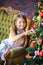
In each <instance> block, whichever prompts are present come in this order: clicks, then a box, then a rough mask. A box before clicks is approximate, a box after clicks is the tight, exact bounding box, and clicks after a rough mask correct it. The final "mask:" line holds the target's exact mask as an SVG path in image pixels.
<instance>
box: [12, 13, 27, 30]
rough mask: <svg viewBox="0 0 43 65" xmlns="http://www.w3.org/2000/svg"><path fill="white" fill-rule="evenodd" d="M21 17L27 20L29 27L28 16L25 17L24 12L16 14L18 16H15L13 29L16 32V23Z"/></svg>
mask: <svg viewBox="0 0 43 65" xmlns="http://www.w3.org/2000/svg"><path fill="white" fill-rule="evenodd" d="M19 17H22V18H23V19H24V20H25V23H26V26H27V19H26V15H25V14H24V13H23V12H19V13H16V14H15V15H14V17H13V29H14V30H17V29H16V25H15V22H16V20H17V18H19ZM26 26H25V28H26Z"/></svg>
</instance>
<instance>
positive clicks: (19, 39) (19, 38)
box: [0, 13, 33, 61]
mask: <svg viewBox="0 0 43 65" xmlns="http://www.w3.org/2000/svg"><path fill="white" fill-rule="evenodd" d="M13 24H14V25H13V26H12V27H10V34H9V38H7V39H4V40H2V42H1V44H0V57H1V59H2V60H3V61H5V57H4V55H5V54H6V53H7V51H8V49H9V48H13V47H18V46H23V47H26V45H27V43H25V39H27V35H29V32H31V31H33V30H32V29H31V30H30V31H26V30H25V28H26V26H27V19H26V16H25V14H24V13H17V14H16V15H15V16H14V18H13ZM25 36H26V37H25Z"/></svg>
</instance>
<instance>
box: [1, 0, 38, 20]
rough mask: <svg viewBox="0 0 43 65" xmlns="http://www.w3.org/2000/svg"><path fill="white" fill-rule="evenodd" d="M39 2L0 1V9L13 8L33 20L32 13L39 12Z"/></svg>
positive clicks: (27, 0) (24, 0)
mask: <svg viewBox="0 0 43 65" xmlns="http://www.w3.org/2000/svg"><path fill="white" fill-rule="evenodd" d="M37 3H38V0H0V7H2V6H5V7H7V6H12V7H14V9H18V10H21V11H23V12H24V13H25V14H27V16H28V17H29V18H30V19H32V13H33V12H35V11H37V8H35V5H37Z"/></svg>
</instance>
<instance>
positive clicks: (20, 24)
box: [15, 17, 26, 30]
mask: <svg viewBox="0 0 43 65" xmlns="http://www.w3.org/2000/svg"><path fill="white" fill-rule="evenodd" d="M15 25H16V28H17V29H19V30H23V29H24V28H25V26H26V22H25V20H24V19H23V18H22V17H20V18H17V20H16V22H15Z"/></svg>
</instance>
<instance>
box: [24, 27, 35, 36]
mask: <svg viewBox="0 0 43 65" xmlns="http://www.w3.org/2000/svg"><path fill="white" fill-rule="evenodd" d="M30 32H33V33H34V34H35V31H34V29H33V28H32V29H31V30H29V31H26V32H24V35H30Z"/></svg>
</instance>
